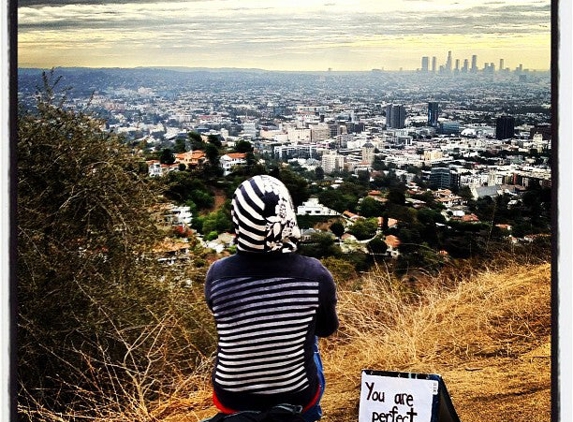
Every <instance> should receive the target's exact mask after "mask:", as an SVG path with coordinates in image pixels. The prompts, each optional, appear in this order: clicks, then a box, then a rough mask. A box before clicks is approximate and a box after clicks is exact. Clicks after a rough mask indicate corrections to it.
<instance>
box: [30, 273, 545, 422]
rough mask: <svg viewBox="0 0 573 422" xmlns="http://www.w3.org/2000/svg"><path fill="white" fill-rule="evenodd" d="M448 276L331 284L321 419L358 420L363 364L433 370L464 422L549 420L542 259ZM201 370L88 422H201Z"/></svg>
mask: <svg viewBox="0 0 573 422" xmlns="http://www.w3.org/2000/svg"><path fill="white" fill-rule="evenodd" d="M454 275H455V277H453V278H452V277H447V280H446V277H445V276H444V274H442V276H438V277H434V278H431V277H426V279H424V280H418V281H416V282H415V283H414V284H410V285H405V283H404V282H398V281H397V280H395V279H393V278H392V277H391V276H389V275H388V273H387V272H385V271H379V272H374V273H370V274H368V275H366V276H365V277H364V278H363V279H362V280H361V281H360V288H359V289H353V290H352V289H351V287H349V288H345V286H339V314H340V320H341V327H340V330H339V331H338V333H337V334H336V335H335V336H333V337H331V338H329V339H326V340H321V348H322V355H323V360H324V365H325V371H326V378H327V390H326V393H325V396H324V397H323V401H322V403H323V409H324V412H325V415H324V417H323V421H324V422H330V421H332V422H334V421H336V422H351V421H352V422H353V421H356V420H357V419H358V402H359V396H360V376H361V371H362V370H363V369H372V370H385V371H404V372H406V371H410V372H420V373H436V374H440V375H442V377H443V379H444V381H445V382H446V385H447V387H448V390H449V392H450V394H451V396H452V400H453V402H454V406H455V408H456V411H457V413H458V415H459V416H460V419H461V420H462V421H463V422H478V421H515V422H521V421H523V422H525V421H527V422H532V421H550V420H551V395H550V391H551V369H550V368H551V366H550V365H551V343H550V336H551V307H550V296H551V283H550V275H551V271H550V266H549V264H541V265H531V266H518V265H516V264H508V263H506V264H505V266H503V267H502V268H495V269H489V270H488V269H486V270H478V271H476V270H472V269H471V268H466V269H463V268H460V269H458V270H457V272H456V273H455V274H454ZM452 279H454V281H452ZM353 286H356V283H354V284H353ZM210 369H211V361H210V359H209V358H207V357H204V358H203V360H202V361H201V362H199V364H198V367H197V368H196V370H195V371H194V372H193V374H192V375H187V376H185V377H184V376H181V377H179V378H178V379H172V380H169V382H170V383H171V384H172V386H175V387H174V388H170V389H168V390H169V391H170V393H169V394H165V395H162V396H160V397H159V398H158V399H157V400H155V401H154V402H152V403H141V402H140V401H139V400H138V399H137V397H135V398H132V399H129V397H126V398H125V401H126V403H128V405H126V403H123V406H121V408H122V411H121V412H117V413H114V412H113V411H107V412H106V411H105V410H104V409H102V410H101V412H98V413H100V414H101V415H102V417H101V418H100V419H97V418H96V419H92V420H106V421H118V422H120V421H121V422H123V421H165V422H197V421H200V420H202V419H204V418H206V417H208V416H211V415H213V414H214V413H215V412H216V410H215V408H214V407H213V406H212V403H211V386H210V375H209V372H210ZM138 382H141V383H145V382H146V380H144V379H142V380H139V381H138ZM162 382H167V381H166V380H162ZM119 407H120V406H116V407H115V408H116V409H117V408H119ZM35 416H36V418H34V419H35V420H46V421H55V420H81V418H70V417H65V416H64V415H62V416H64V417H63V418H58V417H57V415H53V414H51V415H50V414H49V413H47V414H44V415H39V414H36V415H35ZM39 416H41V417H39ZM68 416H70V415H68Z"/></svg>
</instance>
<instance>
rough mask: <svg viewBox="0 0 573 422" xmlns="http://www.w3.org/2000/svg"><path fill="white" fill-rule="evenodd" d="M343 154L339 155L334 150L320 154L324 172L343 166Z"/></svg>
mask: <svg viewBox="0 0 573 422" xmlns="http://www.w3.org/2000/svg"><path fill="white" fill-rule="evenodd" d="M344 164H345V160H344V155H339V154H338V153H337V152H336V151H328V152H325V153H324V154H322V159H321V165H322V169H323V170H324V172H325V173H326V174H329V173H332V172H334V171H337V170H342V169H343V168H344Z"/></svg>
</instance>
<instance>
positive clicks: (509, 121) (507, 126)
mask: <svg viewBox="0 0 573 422" xmlns="http://www.w3.org/2000/svg"><path fill="white" fill-rule="evenodd" d="M514 135H515V117H513V116H500V117H498V118H497V119H496V121H495V139H511V138H513V137H514Z"/></svg>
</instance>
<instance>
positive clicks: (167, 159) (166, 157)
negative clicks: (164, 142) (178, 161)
mask: <svg viewBox="0 0 573 422" xmlns="http://www.w3.org/2000/svg"><path fill="white" fill-rule="evenodd" d="M159 162H160V163H161V164H173V163H174V162H175V155H174V154H173V151H172V150H171V148H164V149H163V150H162V151H161V155H160V156H159Z"/></svg>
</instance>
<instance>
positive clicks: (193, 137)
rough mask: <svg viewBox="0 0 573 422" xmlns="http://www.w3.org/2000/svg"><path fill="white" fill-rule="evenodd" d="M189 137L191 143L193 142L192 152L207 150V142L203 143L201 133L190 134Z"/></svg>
mask: <svg viewBox="0 0 573 422" xmlns="http://www.w3.org/2000/svg"><path fill="white" fill-rule="evenodd" d="M187 136H188V137H189V141H190V142H191V150H192V151H196V150H201V151H202V150H204V149H205V142H203V138H201V134H200V133H199V132H189V134H188V135H187Z"/></svg>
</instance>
